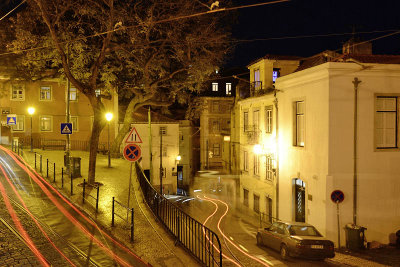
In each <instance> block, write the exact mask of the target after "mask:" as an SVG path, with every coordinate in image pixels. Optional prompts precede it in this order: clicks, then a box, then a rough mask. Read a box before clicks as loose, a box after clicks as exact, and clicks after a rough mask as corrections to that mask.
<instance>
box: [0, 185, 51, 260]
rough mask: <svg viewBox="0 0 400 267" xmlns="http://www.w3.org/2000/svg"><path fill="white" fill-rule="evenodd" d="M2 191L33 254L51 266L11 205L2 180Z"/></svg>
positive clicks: (9, 210)
mask: <svg viewBox="0 0 400 267" xmlns="http://www.w3.org/2000/svg"><path fill="white" fill-rule="evenodd" d="M0 192H1V195H2V197H3V199H4V203H5V204H6V207H7V210H8V213H9V214H10V216H11V218H12V220H13V222H14V224H15V226H16V227H17V229H18V231H19V234H20V235H21V236H22V237H23V239H24V240H25V242H26V244H27V246H28V247H29V249H30V250H31V251H32V252H33V254H35V256H36V258H37V259H38V260H39V262H40V263H41V264H42V266H46V267H47V266H48V267H50V266H51V265H50V264H49V263H48V261H47V260H46V258H45V257H44V256H43V254H42V253H41V252H40V251H39V249H38V248H37V247H36V246H35V244H34V243H33V241H32V239H31V238H30V236H29V234H28V233H27V232H26V230H25V228H24V227H23V226H22V224H21V221H20V220H19V218H18V215H17V213H16V212H15V210H14V208H13V207H12V205H11V203H10V201H9V199H8V196H7V193H6V189H5V188H4V186H3V183H2V182H0Z"/></svg>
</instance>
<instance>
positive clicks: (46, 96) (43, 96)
mask: <svg viewBox="0 0 400 267" xmlns="http://www.w3.org/2000/svg"><path fill="white" fill-rule="evenodd" d="M40 100H47V101H49V100H51V87H50V86H40Z"/></svg>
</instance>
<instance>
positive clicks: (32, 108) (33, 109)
mask: <svg viewBox="0 0 400 267" xmlns="http://www.w3.org/2000/svg"><path fill="white" fill-rule="evenodd" d="M28 113H29V115H31V152H33V138H32V132H33V128H32V117H33V113H35V108H34V107H29V108H28Z"/></svg>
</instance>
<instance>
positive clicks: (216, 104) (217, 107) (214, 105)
mask: <svg viewBox="0 0 400 267" xmlns="http://www.w3.org/2000/svg"><path fill="white" fill-rule="evenodd" d="M219 111H220V105H219V101H213V102H212V112H219Z"/></svg>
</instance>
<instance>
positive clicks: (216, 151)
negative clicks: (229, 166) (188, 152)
mask: <svg viewBox="0 0 400 267" xmlns="http://www.w3.org/2000/svg"><path fill="white" fill-rule="evenodd" d="M212 149H213V155H214V157H218V156H221V145H220V144H213V148H212Z"/></svg>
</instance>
